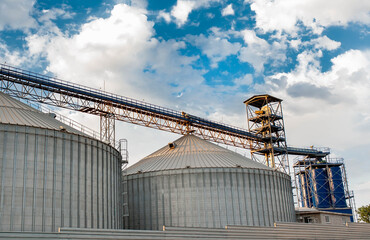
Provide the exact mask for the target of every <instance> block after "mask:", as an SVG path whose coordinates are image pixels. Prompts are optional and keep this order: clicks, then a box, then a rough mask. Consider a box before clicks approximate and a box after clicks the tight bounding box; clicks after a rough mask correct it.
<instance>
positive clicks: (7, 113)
mask: <svg viewBox="0 0 370 240" xmlns="http://www.w3.org/2000/svg"><path fill="white" fill-rule="evenodd" d="M0 123H1V124H12V125H20V126H30V127H37V128H46V129H52V130H61V127H62V129H64V130H65V131H66V132H69V133H74V134H79V135H83V136H87V135H86V134H84V133H82V132H80V131H78V130H77V129H74V128H72V127H70V126H68V125H66V124H64V123H62V122H60V121H58V120H56V119H55V118H54V117H53V116H51V115H50V114H47V113H43V112H41V111H39V110H37V109H34V108H32V107H31V106H28V105H27V104H25V103H22V102H21V101H19V100H16V99H14V98H12V97H10V96H9V95H7V94H5V93H2V92H0Z"/></svg>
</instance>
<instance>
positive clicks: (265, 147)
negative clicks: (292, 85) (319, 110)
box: [244, 95, 290, 174]
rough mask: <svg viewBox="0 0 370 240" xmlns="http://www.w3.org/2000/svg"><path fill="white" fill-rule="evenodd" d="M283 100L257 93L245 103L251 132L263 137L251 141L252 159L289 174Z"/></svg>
mask: <svg viewBox="0 0 370 240" xmlns="http://www.w3.org/2000/svg"><path fill="white" fill-rule="evenodd" d="M281 102H282V100H280V99H278V98H275V97H272V96H270V95H257V96H253V97H251V98H250V99H248V100H246V101H245V102H244V103H245V104H246V108H247V119H248V130H249V132H251V133H254V134H256V135H257V136H260V137H261V139H262V140H261V141H251V142H250V145H249V146H250V151H251V157H252V159H253V160H256V161H259V162H262V163H264V164H265V165H267V166H269V167H272V168H275V169H279V170H281V171H283V172H285V173H287V174H289V173H290V169H289V161H288V152H287V144H286V138H285V129H284V119H283V111H282V105H281ZM261 157H262V158H261Z"/></svg>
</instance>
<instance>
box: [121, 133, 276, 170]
mask: <svg viewBox="0 0 370 240" xmlns="http://www.w3.org/2000/svg"><path fill="white" fill-rule="evenodd" d="M171 144H172V146H173V147H171V146H170V145H171ZM235 167H239V168H257V169H269V170H271V168H269V167H267V166H265V165H263V164H261V163H258V162H255V161H253V160H251V159H249V158H246V157H244V156H242V155H240V154H238V153H235V152H233V151H230V150H228V149H226V148H223V147H221V146H218V145H216V144H213V143H210V142H208V141H206V140H203V139H201V138H199V137H196V136H194V135H191V134H188V135H185V136H183V137H181V138H179V139H177V140H176V141H174V142H173V143H170V144H168V145H166V146H164V147H163V148H161V149H159V150H158V151H156V152H154V153H152V154H150V155H149V156H147V157H145V158H143V159H142V160H140V161H139V162H137V163H136V164H134V165H132V166H131V167H129V168H128V169H127V173H128V174H134V173H137V172H142V173H144V172H153V171H163V170H171V169H184V168H235Z"/></svg>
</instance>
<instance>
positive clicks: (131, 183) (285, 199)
mask: <svg viewBox="0 0 370 240" xmlns="http://www.w3.org/2000/svg"><path fill="white" fill-rule="evenodd" d="M128 195H129V196H128V198H129V217H128V221H127V222H125V228H130V229H153V230H156V229H162V226H181V227H209V228H224V227H225V226H226V225H249V226H271V225H273V223H274V222H276V221H281V222H294V221H295V211H294V204H293V196H292V188H291V181H290V177H289V176H288V175H286V174H283V173H280V172H276V171H267V170H262V169H242V168H205V169H182V170H166V171H159V172H148V173H138V174H133V175H129V176H128Z"/></svg>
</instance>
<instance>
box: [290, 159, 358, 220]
mask: <svg viewBox="0 0 370 240" xmlns="http://www.w3.org/2000/svg"><path fill="white" fill-rule="evenodd" d="M294 170H295V171H294V172H295V176H296V182H297V185H298V186H297V188H298V201H299V205H300V207H308V208H317V209H319V210H324V211H328V212H337V213H346V214H353V211H352V209H353V193H350V191H349V190H348V183H347V177H346V171H345V166H344V163H343V159H339V160H330V159H329V158H305V159H301V160H298V161H296V163H295V164H294ZM351 220H352V221H353V218H352V219H351Z"/></svg>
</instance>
